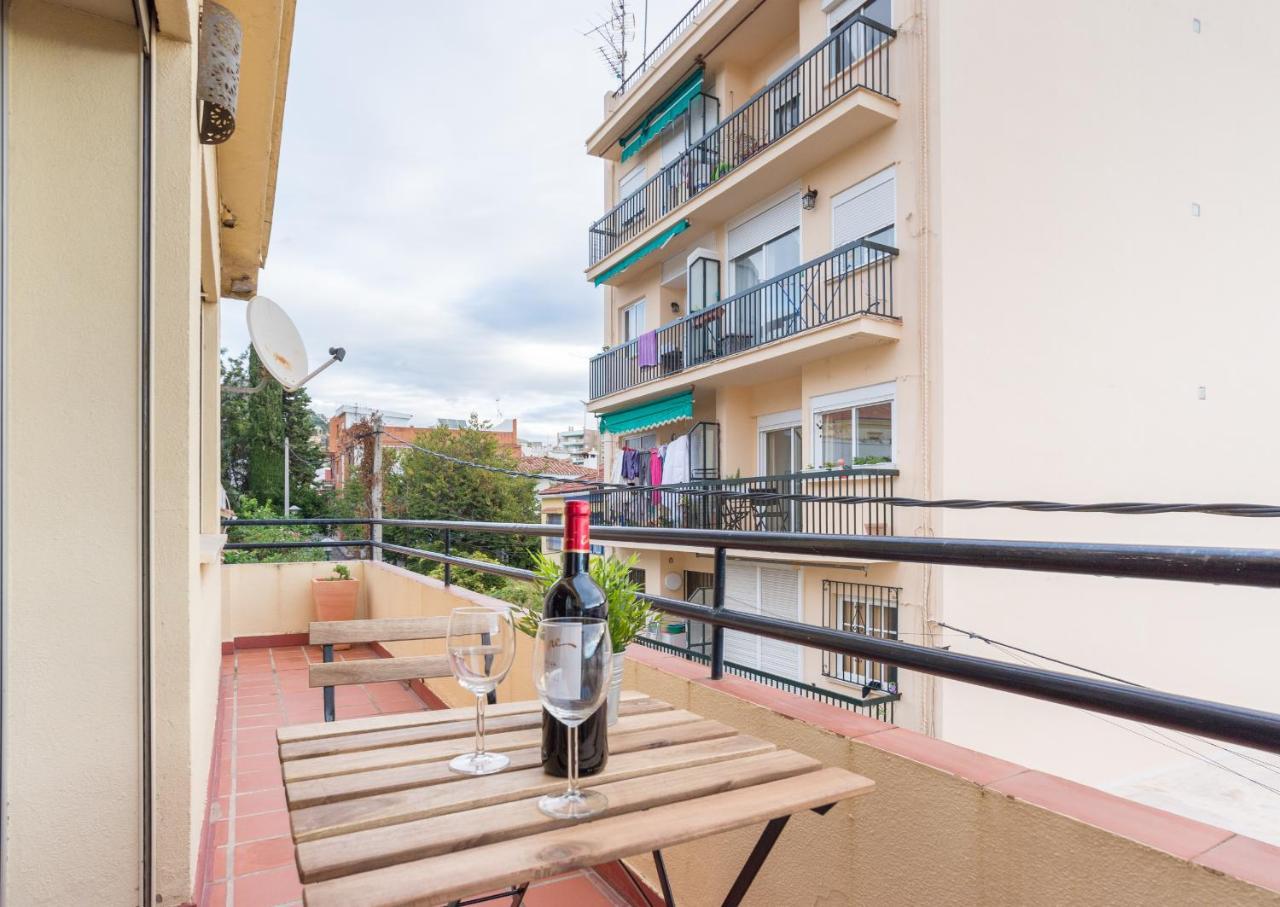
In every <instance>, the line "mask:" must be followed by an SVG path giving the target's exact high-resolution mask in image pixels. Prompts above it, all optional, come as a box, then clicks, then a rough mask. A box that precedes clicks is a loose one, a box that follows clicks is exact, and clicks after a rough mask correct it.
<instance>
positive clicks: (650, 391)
mask: <svg viewBox="0 0 1280 907" xmlns="http://www.w3.org/2000/svg"><path fill="white" fill-rule="evenodd" d="M691 13H692V14H693V15H691V16H690V17H687V19H686V20H683V21H682V22H681V23H680V24H679V25H678V26H677V28H676V30H675V32H674V34H673V36H672V37H671V38H670V39H668V40H666V41H664V42H663V43H662V44H661V45H660V51H659V52H658V53H656V54H654V55H652V56H651V57H650V59H648V60H646V61H645V63H644V65H643V67H642V68H641V69H640V71H639V72H638V73H637V74H636V75H634V76H633V77H631V78H630V79H629V80H628V81H627V83H626V85H625V86H624V87H623V89H622V90H619V91H617V92H611V93H610V94H609V95H607V96H606V98H605V112H604V116H603V118H602V120H601V122H600V124H599V126H598V127H597V128H596V129H595V131H594V132H593V133H592V134H591V135H590V136H589V137H588V139H587V151H588V152H589V153H590V154H592V155H594V156H597V157H599V158H601V159H602V160H603V162H604V197H605V209H606V212H605V214H604V216H603V217H602V218H601V219H600V220H598V221H597V222H596V223H595V224H593V225H591V227H590V229H589V232H588V248H589V259H588V260H589V267H588V269H587V274H586V276H587V278H588V279H590V280H592V281H594V282H595V283H596V284H597V285H599V286H600V287H601V289H602V321H603V324H604V333H603V341H604V345H605V349H604V351H603V352H602V353H600V354H599V355H597V356H596V357H594V358H593V360H592V362H591V366H590V385H591V388H590V396H591V401H590V403H591V407H592V409H593V410H594V411H596V412H597V413H599V414H600V415H601V419H602V429H603V430H604V435H603V437H604V441H603V443H602V453H603V466H604V469H605V475H606V478H608V477H609V476H611V475H614V476H616V475H617V468H616V464H617V463H618V461H619V458H620V457H621V456H622V452H623V449H624V448H631V449H633V450H635V449H645V448H648V447H651V446H653V445H655V444H657V445H660V444H668V443H670V442H672V441H673V440H675V439H677V438H680V437H681V436H688V437H689V439H690V442H692V443H691V447H692V448H693V449H694V450H695V451H696V454H695V456H694V457H693V458H692V466H691V473H692V475H691V478H692V479H693V480H694V482H695V484H697V480H698V479H699V478H701V479H705V480H707V483H708V484H705V487H707V488H713V489H723V488H725V487H728V488H730V489H731V490H733V491H736V492H737V494H736V501H737V502H736V503H728V499H729V498H730V497H735V496H731V495H721V496H720V497H719V498H717V497H716V496H715V495H714V494H708V493H696V492H692V491H691V492H688V493H669V492H662V493H659V494H654V493H651V492H648V491H644V492H623V493H606V494H604V495H600V496H597V497H598V499H599V503H598V505H597V507H598V509H597V519H598V521H599V522H603V523H609V522H616V523H622V524H633V525H686V526H725V527H728V528H746V529H750V528H752V527H755V528H764V529H774V530H780V531H839V532H849V533H856V534H869V535H876V534H895V535H904V536H937V537H943V536H946V537H978V538H1028V539H1049V540H1054V539H1059V540H1074V541H1112V542H1123V541H1131V542H1157V541H1159V542H1166V543H1192V542H1195V543H1201V544H1240V545H1265V544H1271V543H1273V542H1274V538H1275V536H1274V528H1273V527H1270V526H1269V525H1266V524H1263V523H1259V522H1249V521H1241V520H1234V521H1233V520H1228V519H1226V518H1221V517H1208V516H1201V517H1194V516H1160V517H1121V516H1101V515H1093V516H1086V515H1065V514H1058V515H1051V514H1031V513H1023V512H1018V511H1009V510H992V511H957V510H927V509H917V508H906V507H895V508H891V509H888V511H887V512H886V510H885V509H883V508H875V507H874V505H860V508H867V509H855V508H854V507H853V505H848V504H822V503H815V502H813V501H811V500H808V499H807V496H820V495H831V494H840V495H867V496H882V495H887V494H896V495H900V496H906V497H916V498H935V499H937V498H951V497H963V498H987V499H1006V498H1007V499H1028V498H1033V499H1046V500H1060V501H1080V502H1085V501H1110V500H1139V501H1141V500H1151V501H1171V500H1174V501H1182V500H1193V501H1194V500H1249V501H1258V500H1261V501H1270V500H1274V499H1277V498H1280V481H1278V480H1277V478H1276V473H1275V470H1274V469H1273V467H1272V466H1271V463H1272V461H1273V459H1274V457H1273V453H1274V450H1275V438H1276V434H1275V432H1274V430H1272V429H1271V428H1270V427H1269V425H1268V423H1267V420H1266V419H1265V417H1263V416H1262V412H1264V411H1265V410H1266V408H1267V403H1266V401H1268V400H1269V399H1271V398H1272V397H1273V396H1274V392H1275V391H1276V390H1278V389H1280V380H1278V379H1277V376H1276V373H1275V370H1274V368H1273V367H1272V365H1271V363H1272V361H1273V360H1274V355H1273V353H1272V351H1271V341H1272V338H1273V337H1274V336H1275V335H1276V330H1275V329H1276V328H1277V327H1278V326H1280V324H1278V322H1280V316H1277V314H1276V309H1275V307H1274V305H1272V304H1270V302H1269V297H1270V295H1271V293H1270V292H1269V289H1268V285H1269V273H1268V272H1269V270H1270V269H1269V267H1267V266H1266V265H1265V264H1264V262H1267V261H1269V259H1270V258H1271V257H1272V255H1271V246H1272V245H1273V242H1272V239H1273V238H1274V237H1275V235H1276V230H1275V226H1274V223H1273V220H1274V218H1273V217H1272V215H1271V212H1272V211H1274V210H1275V208H1276V205H1277V203H1278V202H1280V177H1278V176H1277V171H1276V169H1275V168H1274V167H1273V166H1272V165H1271V163H1270V162H1269V161H1268V157H1269V151H1268V149H1269V148H1273V147H1274V146H1275V144H1276V140H1277V139H1278V138H1280V129H1278V128H1277V124H1278V122H1280V121H1278V119H1277V118H1276V117H1275V116H1273V115H1271V114H1269V113H1267V112H1266V111H1265V109H1264V108H1265V107H1266V105H1265V104H1262V103H1261V98H1259V97H1258V91H1257V89H1256V88H1255V86H1258V85H1263V84H1271V83H1273V82H1274V81H1275V78H1276V77H1277V75H1280V67H1278V65H1277V63H1276V57H1275V55H1274V54H1272V53H1270V52H1269V51H1268V49H1267V46H1266V40H1265V38H1264V37H1263V36H1264V35H1266V34H1268V33H1270V32H1271V31H1273V30H1274V28H1275V27H1276V25H1277V24H1278V22H1280V9H1278V8H1276V7H1275V6H1274V5H1273V4H1269V3H1266V2H1262V0H1232V2H1227V3H1216V4H1212V5H1204V4H1197V3H1194V2H1183V0H1178V2H1171V3H1139V4H1119V5H1116V4H1101V3H1086V4H1083V5H1082V4H1067V5H1063V4H1056V5H1051V4H1035V5H1033V6H1031V7H1028V6H1026V5H1025V4H1013V3H1007V2H995V0H979V2H965V3H958V2H954V0H872V2H865V3H864V2H860V0H764V2H763V3H761V2H758V0H718V2H715V0H713V2H700V3H698V4H695V6H694V8H693V10H691ZM1246 137H1247V139H1246ZM691 433H692V434H691ZM681 446H683V442H682V444H681ZM710 450H714V451H715V453H714V454H708V453H707V451H710ZM703 466H705V467H706V468H705V469H704V470H703V472H702V473H701V475H700V474H699V472H698V470H699V468H700V467H703ZM677 475H679V473H677ZM753 477H769V478H767V479H759V480H757V479H754V478H753ZM645 478H647V476H646V477H645ZM713 479H718V480H719V481H718V483H716V482H712V481H711V480H713ZM760 491H763V492H764V494H760V495H756V497H753V496H752V494H753V492H760ZM779 501H782V502H783V503H778V502H779ZM633 551H634V552H636V553H638V554H639V556H640V559H641V560H640V563H641V566H642V567H643V568H644V570H645V582H646V585H647V587H648V589H649V590H650V591H653V592H659V591H660V592H661V593H662V594H665V595H671V596H677V597H688V596H691V595H692V594H694V593H695V592H696V587H700V586H704V585H705V584H706V582H707V576H706V575H707V574H708V573H710V571H711V559H710V558H709V557H708V556H707V555H708V552H697V553H689V552H676V551H666V550H657V549H652V548H642V547H638V548H635V549H621V550H620V551H619V553H621V554H630V553H632V552H633ZM729 567H730V569H729V576H728V583H727V584H726V594H727V598H728V604H729V606H730V607H739V608H745V609H747V610H756V609H763V610H764V611H765V612H766V613H772V614H776V615H777V616H783V617H789V618H796V617H800V618H802V619H804V620H806V621H808V622H811V623H816V624H823V623H825V624H827V625H829V626H837V627H841V628H843V629H851V630H857V631H862V632H872V633H877V634H882V635H886V636H895V635H896V637H897V638H900V639H902V640H904V641H908V642H917V643H919V642H923V643H926V644H930V643H931V644H936V645H947V646H951V647H952V648H953V650H956V651H964V652H972V653H973V654H980V655H986V656H989V657H990V656H996V657H999V656H1000V653H999V652H998V651H997V650H994V649H991V648H989V647H986V646H984V645H983V644H982V643H980V642H974V641H971V640H969V639H968V638H966V637H963V636H959V635H956V634H954V633H952V632H950V631H945V632H944V631H943V629H942V628H940V627H939V626H938V624H937V621H943V622H946V623H949V624H952V625H955V626H959V627H963V628H965V629H970V630H974V631H977V632H979V633H982V634H984V635H988V636H991V637H994V638H997V639H1002V640H1007V641H1011V642H1015V643H1016V644H1018V645H1021V646H1024V647H1027V648H1029V649H1032V650H1034V651H1038V652H1043V653H1047V654H1050V655H1053V656H1055V657H1058V658H1063V659H1067V660H1069V661H1073V662H1075V663H1077V664H1082V665H1084V666H1087V667H1092V668H1095V669H1097V670H1100V671H1105V672H1107V673H1111V674H1116V675H1119V676H1123V677H1128V678H1132V679H1133V680H1135V681H1137V682H1140V683H1146V684H1150V685H1153V686H1156V687H1160V688H1164V689H1170V690H1177V691H1183V692H1188V693H1190V692H1194V691H1196V690H1201V691H1203V690H1204V689H1206V684H1208V685H1209V688H1211V689H1213V690H1214V692H1215V694H1216V695H1220V696H1221V697H1222V698H1224V699H1227V700H1230V701H1235V702H1240V703H1242V704H1247V705H1252V706H1254V707H1259V708H1270V709H1274V708H1276V707H1277V706H1280V698H1277V694H1276V692H1275V684H1274V682H1271V681H1265V678H1264V677H1263V676H1262V673H1261V668H1259V667H1257V666H1258V665H1262V664H1266V663H1267V661H1268V659H1269V657H1270V656H1268V655H1267V654H1266V653H1267V646H1268V645H1269V642H1268V640H1269V639H1270V638H1272V637H1273V636H1274V632H1273V631H1274V627H1275V626H1276V624H1275V617H1274V613H1273V609H1271V608H1269V607H1268V606H1267V604H1266V602H1265V600H1264V597H1263V596H1262V595H1260V594H1258V593H1254V592H1250V591H1243V590H1242V591H1229V592H1225V593H1224V592H1221V591H1220V590H1216V589H1215V590H1213V593H1212V595H1205V594H1204V593H1203V592H1200V593H1197V592H1194V591H1191V590H1185V589H1172V588H1170V589H1164V588H1161V587H1160V584H1157V585H1156V588H1157V589H1159V592H1158V593H1152V592H1151V591H1150V590H1143V589H1139V588H1137V587H1136V586H1134V585H1133V584H1131V583H1128V582H1126V581H1122V580H1106V579H1099V578H1092V577H1080V578H1067V579H1064V578H1061V577H1057V578H1049V577H1045V576H1039V575H1033V574H1014V573H1005V572H1000V571H976V570H965V569H964V568H957V567H950V568H948V567H933V568H930V567H925V566H920V565H912V564H905V563H885V562H872V561H869V562H865V563H860V564H857V565H841V566H839V567H837V566H835V565H832V564H827V563H804V564H799V565H797V566H788V565H782V564H777V563H769V562H768V561H765V560H761V559H760V558H759V556H756V558H755V559H750V558H747V557H742V558H738V559H736V560H735V559H733V558H732V552H731V560H730V565H729ZM1243 627H1251V628H1256V629H1257V630H1258V631H1259V632H1257V633H1252V632H1250V633H1244V634H1242V633H1240V632H1239V631H1240V629H1241V628H1243ZM727 646H728V657H729V658H730V659H731V660H737V661H740V662H744V663H748V664H751V665H753V666H755V667H757V668H759V669H761V670H766V671H769V672H771V673H776V674H781V675H786V676H790V677H794V678H796V679H799V680H803V681H806V682H809V683H814V684H817V685H820V686H825V687H829V688H831V689H837V690H841V691H844V692H850V691H857V692H855V693H854V695H859V694H860V693H861V690H859V689H858V688H859V687H861V686H863V685H864V684H865V682H866V681H867V680H868V679H873V678H874V679H881V680H882V681H884V682H886V683H888V682H890V681H892V682H895V683H896V684H897V688H898V690H899V692H900V694H901V697H902V698H901V701H899V702H898V703H896V713H895V718H894V720H895V721H897V722H898V723H900V724H904V725H906V726H908V727H912V728H916V729H919V730H924V731H927V732H929V733H931V734H934V735H937V736H941V737H943V738H945V739H947V740H953V741H955V742H958V743H963V744H965V745H969V746H975V747H980V748H982V749H984V750H986V751H988V752H992V753H994V754H996V755H1000V756H1004V757H1006V758H1012V759H1017V760H1019V761H1021V762H1025V763H1027V764H1030V765H1033V766H1035V767H1038V768H1045V769H1048V770H1051V771H1055V772H1059V773H1061V774H1064V775H1067V776H1070V777H1073V778H1076V779H1077V780H1081V781H1086V782H1088V783H1093V784H1100V785H1109V786H1114V787H1117V788H1120V787H1125V786H1126V785H1129V786H1130V788H1133V785H1138V786H1142V785H1146V786H1147V787H1154V788H1161V786H1162V782H1161V780H1160V779H1161V778H1162V777H1164V776H1165V775H1166V774H1167V773H1170V772H1173V773H1176V772H1179V771H1182V770H1183V769H1184V768H1185V767H1186V765H1187V762H1186V758H1185V757H1183V756H1180V755H1178V754H1176V753H1171V752H1170V750H1169V749H1168V748H1167V747H1164V746H1162V745H1161V744H1160V743H1159V741H1153V740H1152V739H1151V737H1150V735H1145V736H1144V735H1143V733H1140V732H1141V730H1142V729H1141V728H1139V729H1137V731H1138V732H1135V730H1134V729H1132V728H1129V727H1121V726H1118V725H1116V724H1107V723H1104V722H1102V721H1100V720H1099V719H1096V718H1093V717H1091V716H1087V715H1084V714H1080V713H1075V714H1072V713H1069V712H1068V710H1065V709H1059V708H1057V707H1053V706H1047V705H1043V704H1038V703H1033V702H1031V701H1030V700H1021V699H1018V698H1016V697H1014V698H1012V699H1010V698H1009V697H1000V698H998V699H997V698H994V697H995V696H996V694H989V693H987V692H985V691H983V690H980V689H979V688H977V687H972V686H965V685H961V684H952V683H941V682H932V681H929V680H928V679H927V678H923V677H920V676H917V675H912V674H910V673H907V672H901V673H900V676H897V675H898V674H899V672H889V671H885V670H883V669H882V668H880V667H878V666H874V665H867V664H858V663H836V662H834V661H828V660H824V659H823V658H822V657H821V656H820V655H819V654H817V653H812V652H810V653H803V652H801V651H800V650H797V649H793V648H791V647H787V646H783V645H781V644H776V643H769V642H764V643H758V642H755V641H752V640H750V639H749V638H746V637H743V638H741V639H733V638H731V639H730V640H729V641H728V643H727ZM1039 664H1040V666H1045V664H1044V663H1042V662H1040V663H1039ZM1264 681H1265V682H1264ZM1191 765H1192V767H1193V768H1194V769H1197V770H1198V769H1199V768H1203V766H1200V764H1199V763H1195V762H1192V763H1191ZM1207 771H1208V772H1209V774H1210V775H1213V771H1212V770H1211V769H1210V770H1207ZM1165 786H1166V787H1167V786H1168V785H1165ZM1210 786H1212V783H1210ZM1140 794H1141V792H1137V793H1135V795H1140ZM1152 796H1157V795H1155V794H1153V795H1152ZM1165 805H1167V804H1165ZM1201 805H1203V804H1201ZM1182 807H1184V808H1185V809H1187V810H1190V811H1193V812H1194V811H1195V809H1198V808H1200V807H1199V806H1191V807H1189V806H1187V805H1186V803H1185V802H1184V803H1183V804H1182ZM1205 808H1210V807H1205Z"/></svg>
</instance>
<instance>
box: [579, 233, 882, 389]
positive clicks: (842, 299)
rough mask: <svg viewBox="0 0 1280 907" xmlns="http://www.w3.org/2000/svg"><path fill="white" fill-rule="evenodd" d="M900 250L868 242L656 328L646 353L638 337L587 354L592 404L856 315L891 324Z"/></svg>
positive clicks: (841, 249) (846, 247)
mask: <svg viewBox="0 0 1280 907" xmlns="http://www.w3.org/2000/svg"><path fill="white" fill-rule="evenodd" d="M897 256H898V250H897V249H895V248H893V247H892V246H885V245H881V244H880V243H877V242H872V241H871V240H868V239H860V240H857V241H855V242H851V243H846V244H845V245H843V246H840V247H839V248H837V249H835V250H834V251H831V252H828V253H827V254H826V255H823V256H822V257H821V258H815V259H814V260H813V261H809V262H805V263H804V264H802V265H799V266H797V267H794V268H792V269H791V270H790V271H787V272H785V273H783V274H779V275H778V276H777V277H773V278H771V279H769V280H766V281H765V282H763V283H760V284H757V285H756V286H754V287H750V288H748V289H746V290H743V291H742V292H740V293H735V294H734V295H732V296H730V297H729V298H728V299H724V300H721V301H720V302H718V303H716V304H715V305H712V306H708V307H707V308H705V309H699V310H698V311H696V312H690V313H689V314H687V315H685V316H684V317H682V318H678V319H676V320H675V321H672V322H669V323H668V324H665V325H663V326H662V327H660V328H658V330H657V338H656V343H655V341H654V339H653V338H648V340H647V342H648V343H649V347H648V349H647V352H645V351H642V343H641V341H642V340H645V339H646V338H643V337H638V338H636V339H634V340H631V341H629V342H627V343H623V344H620V345H619V346H615V347H613V348H612V349H610V350H607V351H605V352H603V353H598V354H597V355H595V356H593V357H592V359H591V363H590V366H589V375H590V378H589V383H590V388H589V390H590V395H591V399H593V400H595V399H599V398H600V397H605V396H608V395H609V394H613V393H617V392H618V391H622V390H626V389H628V388H631V387H635V386H637V385H640V384H644V383H646V382H649V381H657V380H658V379H660V378H665V377H667V376H668V375H674V374H676V373H677V372H682V371H685V370H687V369H690V368H694V367H696V366H699V365H704V364H706V363H708V362H714V361H715V360H717V359H720V358H723V357H725V356H731V355H733V354H734V353H741V352H743V351H744V350H750V349H754V348H755V347H758V346H762V345H764V344H766V343H771V342H773V341H775V340H782V339H783V338H786V337H792V336H795V335H796V334H801V333H804V332H805V331H811V330H813V329H814V328H819V327H822V326H823V325H827V324H831V323H833V322H836V321H839V320H841V319H843V318H851V317H853V316H854V315H883V316H885V317H887V318H896V317H897V314H896V311H895V309H894V304H893V263H894V261H895V260H896V259H897Z"/></svg>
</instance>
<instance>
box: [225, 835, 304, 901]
mask: <svg viewBox="0 0 1280 907" xmlns="http://www.w3.org/2000/svg"><path fill="white" fill-rule="evenodd" d="M292 865H293V839H292V838H290V837H287V836H281V837H278V838H264V839H262V840H260V841H253V842H251V843H249V844H237V845H236V864H235V871H236V878H239V877H240V876H242V875H249V874H250V873H254V872H261V871H262V870H264V869H275V868H276V867H278V866H292ZM236 894H239V892H236Z"/></svg>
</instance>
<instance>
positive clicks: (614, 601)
mask: <svg viewBox="0 0 1280 907" xmlns="http://www.w3.org/2000/svg"><path fill="white" fill-rule="evenodd" d="M534 560H535V565H534V569H533V572H534V573H535V574H536V577H537V578H536V582H537V584H538V590H539V591H540V592H543V593H545V592H546V591H547V590H548V589H550V588H551V586H552V585H554V583H555V581H556V580H557V579H559V578H560V563H559V561H557V560H556V559H555V558H552V557H547V556H546V555H544V554H542V553H541V552H534ZM638 560H639V558H638V557H637V556H636V555H632V556H631V557H630V558H628V559H627V560H625V561H620V560H618V559H617V558H616V557H594V558H592V559H591V578H592V579H593V580H595V581H596V585H598V586H599V587H600V591H602V592H603V593H604V597H605V601H606V602H607V603H608V610H609V639H610V641H611V642H612V643H613V677H612V678H611V680H610V683H609V706H608V708H609V723H610V724H614V723H616V722H617V720H618V701H619V698H620V697H621V695H622V666H623V664H624V662H623V656H624V654H625V653H626V649H627V646H628V645H630V644H631V640H633V639H635V638H636V637H637V636H639V635H640V633H641V631H643V630H644V629H645V628H646V627H648V626H649V624H651V623H652V622H653V621H654V620H656V619H657V618H658V613H657V612H656V611H654V610H653V609H652V608H650V607H649V603H648V602H646V601H644V600H643V599H642V598H640V592H641V589H640V584H639V583H637V582H635V581H634V580H632V579H631V570H632V568H633V567H635V565H636V562H637V561H638ZM512 615H513V617H514V619H515V624H516V628H517V629H518V630H520V631H521V632H523V633H525V634H527V635H529V636H536V635H537V634H538V622H539V621H540V620H542V601H541V599H540V598H539V599H537V600H535V601H534V602H532V603H531V604H528V605H517V606H515V607H513V609H512Z"/></svg>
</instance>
